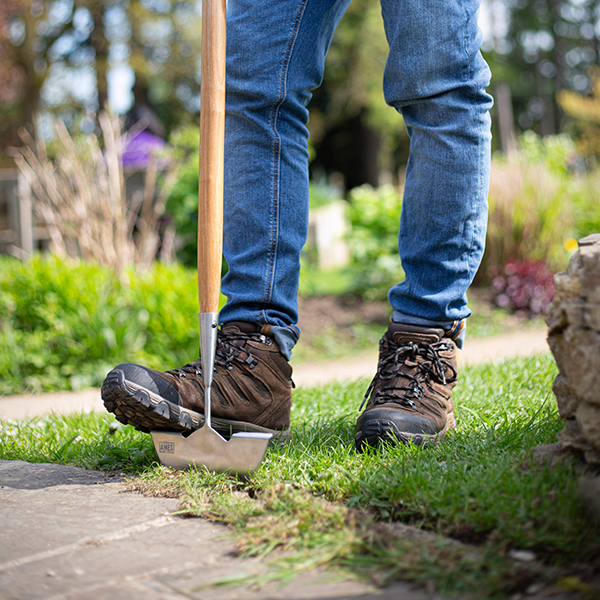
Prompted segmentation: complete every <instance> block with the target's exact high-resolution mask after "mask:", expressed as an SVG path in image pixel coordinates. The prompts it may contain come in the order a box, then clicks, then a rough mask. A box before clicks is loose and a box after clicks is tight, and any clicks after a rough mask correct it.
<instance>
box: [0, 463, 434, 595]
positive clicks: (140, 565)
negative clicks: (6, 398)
mask: <svg viewBox="0 0 600 600" xmlns="http://www.w3.org/2000/svg"><path fill="white" fill-rule="evenodd" d="M177 507H178V501H177V500H173V499H169V498H146V497H144V496H140V495H138V494H134V493H127V492H126V489H125V486H124V484H123V483H122V482H121V481H119V480H118V479H115V478H111V477H109V476H107V475H106V474H105V473H99V472H95V471H85V470H83V469H77V468H75V467H68V466H63V465H50V464H29V463H25V462H21V461H0V523H2V527H1V528H0V598H2V600H25V599H26V600H37V599H44V600H179V599H182V600H183V599H184V598H193V599H202V600H230V599H231V600H233V599H236V600H265V599H269V598H271V599H284V598H285V599H290V600H294V599H296V600H299V599H305V600H309V599H314V600H317V599H322V600H325V599H335V598H339V599H341V598H352V599H355V600H359V599H361V598H362V599H366V598H372V599H373V600H434V599H437V600H443V599H442V597H441V596H438V595H428V594H424V593H422V592H418V591H415V590H414V589H413V588H412V587H411V586H409V585H408V584H404V583H396V584H394V585H392V586H390V587H389V588H386V589H384V590H381V589H379V590H378V589H374V588H373V587H372V586H369V585H367V584H365V583H362V582H358V581H355V580H350V579H347V578H346V579H340V578H339V577H338V578H333V577H332V574H331V573H324V572H310V573H307V574H304V575H302V576H300V577H299V578H297V579H296V580H295V581H294V582H292V583H291V584H288V585H287V586H285V587H283V588H281V587H280V586H279V585H276V584H269V585H267V586H265V587H262V588H257V587H248V586H243V585H242V586H240V585H238V586H234V587H231V586H228V587H208V588H207V587H202V586H206V585H207V584H210V583H214V582H215V581H218V580H222V579H225V578H232V577H238V576H242V575H244V574H261V573H266V572H267V571H268V565H267V564H266V563H265V561H262V562H259V561H257V560H253V559H241V558H238V557H236V556H235V554H234V545H233V541H232V540H231V539H230V538H228V537H227V534H228V533H229V531H228V529H227V527H225V526H224V525H219V524H215V523H211V522H209V521H206V520H204V519H184V518H180V517H177V516H174V515H172V514H170V513H172V512H173V511H174V510H176V509H177Z"/></svg>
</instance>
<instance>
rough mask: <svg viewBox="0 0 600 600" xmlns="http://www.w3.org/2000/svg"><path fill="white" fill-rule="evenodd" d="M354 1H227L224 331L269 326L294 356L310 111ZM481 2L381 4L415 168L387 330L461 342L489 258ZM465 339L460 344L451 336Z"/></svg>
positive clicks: (394, 92)
mask: <svg viewBox="0 0 600 600" xmlns="http://www.w3.org/2000/svg"><path fill="white" fill-rule="evenodd" d="M349 3H350V0H277V1H275V0H271V1H269V0H229V3H228V15H227V26H228V32H227V37H228V39H227V53H228V57H227V103H226V123H225V144H226V146H225V199H224V253H225V258H226V260H227V262H228V265H229V272H228V273H227V275H226V276H225V278H224V280H223V283H222V290H223V293H224V294H225V295H226V296H227V304H226V305H225V307H224V308H223V309H222V311H221V315H220V319H221V322H228V321H234V320H241V321H250V322H256V323H262V324H265V325H266V327H267V328H268V329H269V330H271V331H272V332H273V333H274V334H275V337H276V339H277V341H278V342H279V344H280V346H281V348H282V351H283V353H284V354H285V355H286V356H288V357H289V355H290V353H291V350H292V348H293V346H294V344H295V342H296V341H297V340H298V337H299V335H300V330H299V329H298V326H297V325H296V323H297V321H298V304H297V292H298V276H299V273H300V261H299V259H300V252H301V250H302V247H303V245H304V243H305V240H306V236H307V231H308V149H307V141H308V129H307V127H306V125H307V123H308V111H307V108H306V107H307V105H308V103H309V100H310V99H311V95H312V93H311V91H312V90H313V89H314V88H316V87H318V86H319V85H320V83H321V81H322V77H323V69H324V63H325V55H326V53H327V50H328V48H329V45H330V43H331V38H332V36H333V32H334V29H335V27H336V25H337V24H338V22H339V20H340V19H341V18H342V15H343V14H344V12H345V10H346V8H347V7H348V5H349ZM479 4H480V0H381V6H382V13H383V19H384V24H385V30H386V36H387V39H388V43H389V46H390V52H389V56H388V60H387V64H386V67H385V73H384V82H383V88H384V90H383V91H384V95H385V99H386V101H387V103H388V104H389V105H390V106H392V107H394V108H395V109H396V110H398V111H400V112H401V113H402V115H403V117H404V122H405V124H406V127H407V130H408V133H409V136H410V140H411V146H410V158H409V161H408V165H407V171H406V187H405V194H404V200H403V205H402V215H401V219H400V235H399V252H400V257H401V259H402V265H403V268H404V272H405V274H406V279H405V280H404V281H402V282H401V283H399V284H397V285H395V286H394V287H393V288H392V289H391V290H390V292H389V296H388V297H389V301H390V304H391V307H392V309H393V314H392V319H393V320H394V321H397V322H400V323H409V324H416V325H419V324H420V325H426V326H432V325H434V326H440V327H443V328H444V329H446V330H450V329H453V330H454V331H456V330H461V331H463V332H464V327H463V325H464V319H465V318H466V317H468V316H469V314H470V312H471V311H470V309H469V308H468V307H467V298H466V290H467V288H468V287H469V285H470V284H471V282H472V280H473V277H474V275H475V272H476V271H477V268H478V266H479V263H480V261H481V257H482V255H483V249H484V242H485V230H486V222H487V192H488V181H489V168H490V141H491V134H490V116H489V109H490V108H491V105H492V99H491V97H490V96H489V95H488V94H487V93H486V91H485V88H486V86H487V85H488V84H489V81H490V71H489V69H488V67H487V65H486V64H485V61H484V60H483V58H482V56H481V54H480V52H479V48H480V45H481V32H480V31H479V28H478V25H477V11H478V8H479ZM458 337H460V336H458Z"/></svg>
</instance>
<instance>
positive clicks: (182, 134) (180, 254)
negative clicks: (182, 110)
mask: <svg viewBox="0 0 600 600" xmlns="http://www.w3.org/2000/svg"><path fill="white" fill-rule="evenodd" d="M169 143H170V145H171V153H172V157H173V159H174V160H175V161H177V162H178V163H179V167H178V169H177V177H176V183H175V184H174V185H173V187H172V188H171V193H170V194H169V197H168V199H167V205H166V211H167V213H169V215H171V217H172V219H173V224H174V225H175V229H176V233H177V238H176V240H177V245H176V254H177V260H178V261H179V262H181V263H182V264H184V265H185V266H186V267H190V268H194V269H195V268H196V264H197V260H198V259H197V256H198V250H197V249H198V164H199V160H200V159H199V150H198V148H199V144H200V130H199V128H198V126H196V125H190V126H188V127H186V128H184V129H181V130H179V131H177V132H175V133H174V134H173V135H172V136H171V139H170V140H169Z"/></svg>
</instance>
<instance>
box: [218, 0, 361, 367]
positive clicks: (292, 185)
mask: <svg viewBox="0 0 600 600" xmlns="http://www.w3.org/2000/svg"><path fill="white" fill-rule="evenodd" d="M349 2H350V0H310V2H309V1H308V0H279V1H278V2H276V3H273V2H265V1H260V0H258V1H257V0H230V2H229V5H228V19H227V26H228V43H227V108H226V111H227V112H226V125H225V131H226V138H225V139H226V148H225V202H224V253H225V258H226V260H227V264H228V266H229V271H228V273H227V275H226V276H225V278H224V279H223V285H222V290H223V293H224V294H225V295H226V296H227V304H226V306H225V307H224V308H223V310H222V311H221V315H220V319H221V322H223V323H227V322H229V321H249V322H254V323H260V324H264V325H266V326H267V328H265V330H268V331H271V332H273V334H274V335H275V338H276V339H277V340H278V342H279V344H280V346H281V349H282V351H283V352H284V354H286V356H287V357H288V358H289V354H290V352H291V348H292V347H293V345H294V343H295V342H296V341H297V339H298V336H299V329H298V327H297V325H296V323H297V321H298V303H297V293H298V276H299V272H300V252H301V250H302V247H303V246H304V243H305V241H306V235H307V231H308V130H307V128H306V125H307V123H308V111H307V108H306V106H307V105H308V102H309V100H310V98H311V90H312V89H314V88H315V87H317V86H318V85H320V83H321V80H322V76H323V69H324V63H325V54H326V52H327V49H328V48H329V44H330V42H331V38H332V35H333V31H334V29H335V26H336V25H337V23H338V22H339V19H340V18H341V16H342V14H343V13H344V11H345V10H346V7H347V5H348V4H349Z"/></svg>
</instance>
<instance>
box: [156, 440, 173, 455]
mask: <svg viewBox="0 0 600 600" xmlns="http://www.w3.org/2000/svg"><path fill="white" fill-rule="evenodd" d="M158 451H159V452H162V453H165V454H175V444H174V443H173V442H161V443H160V444H159V445H158Z"/></svg>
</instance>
